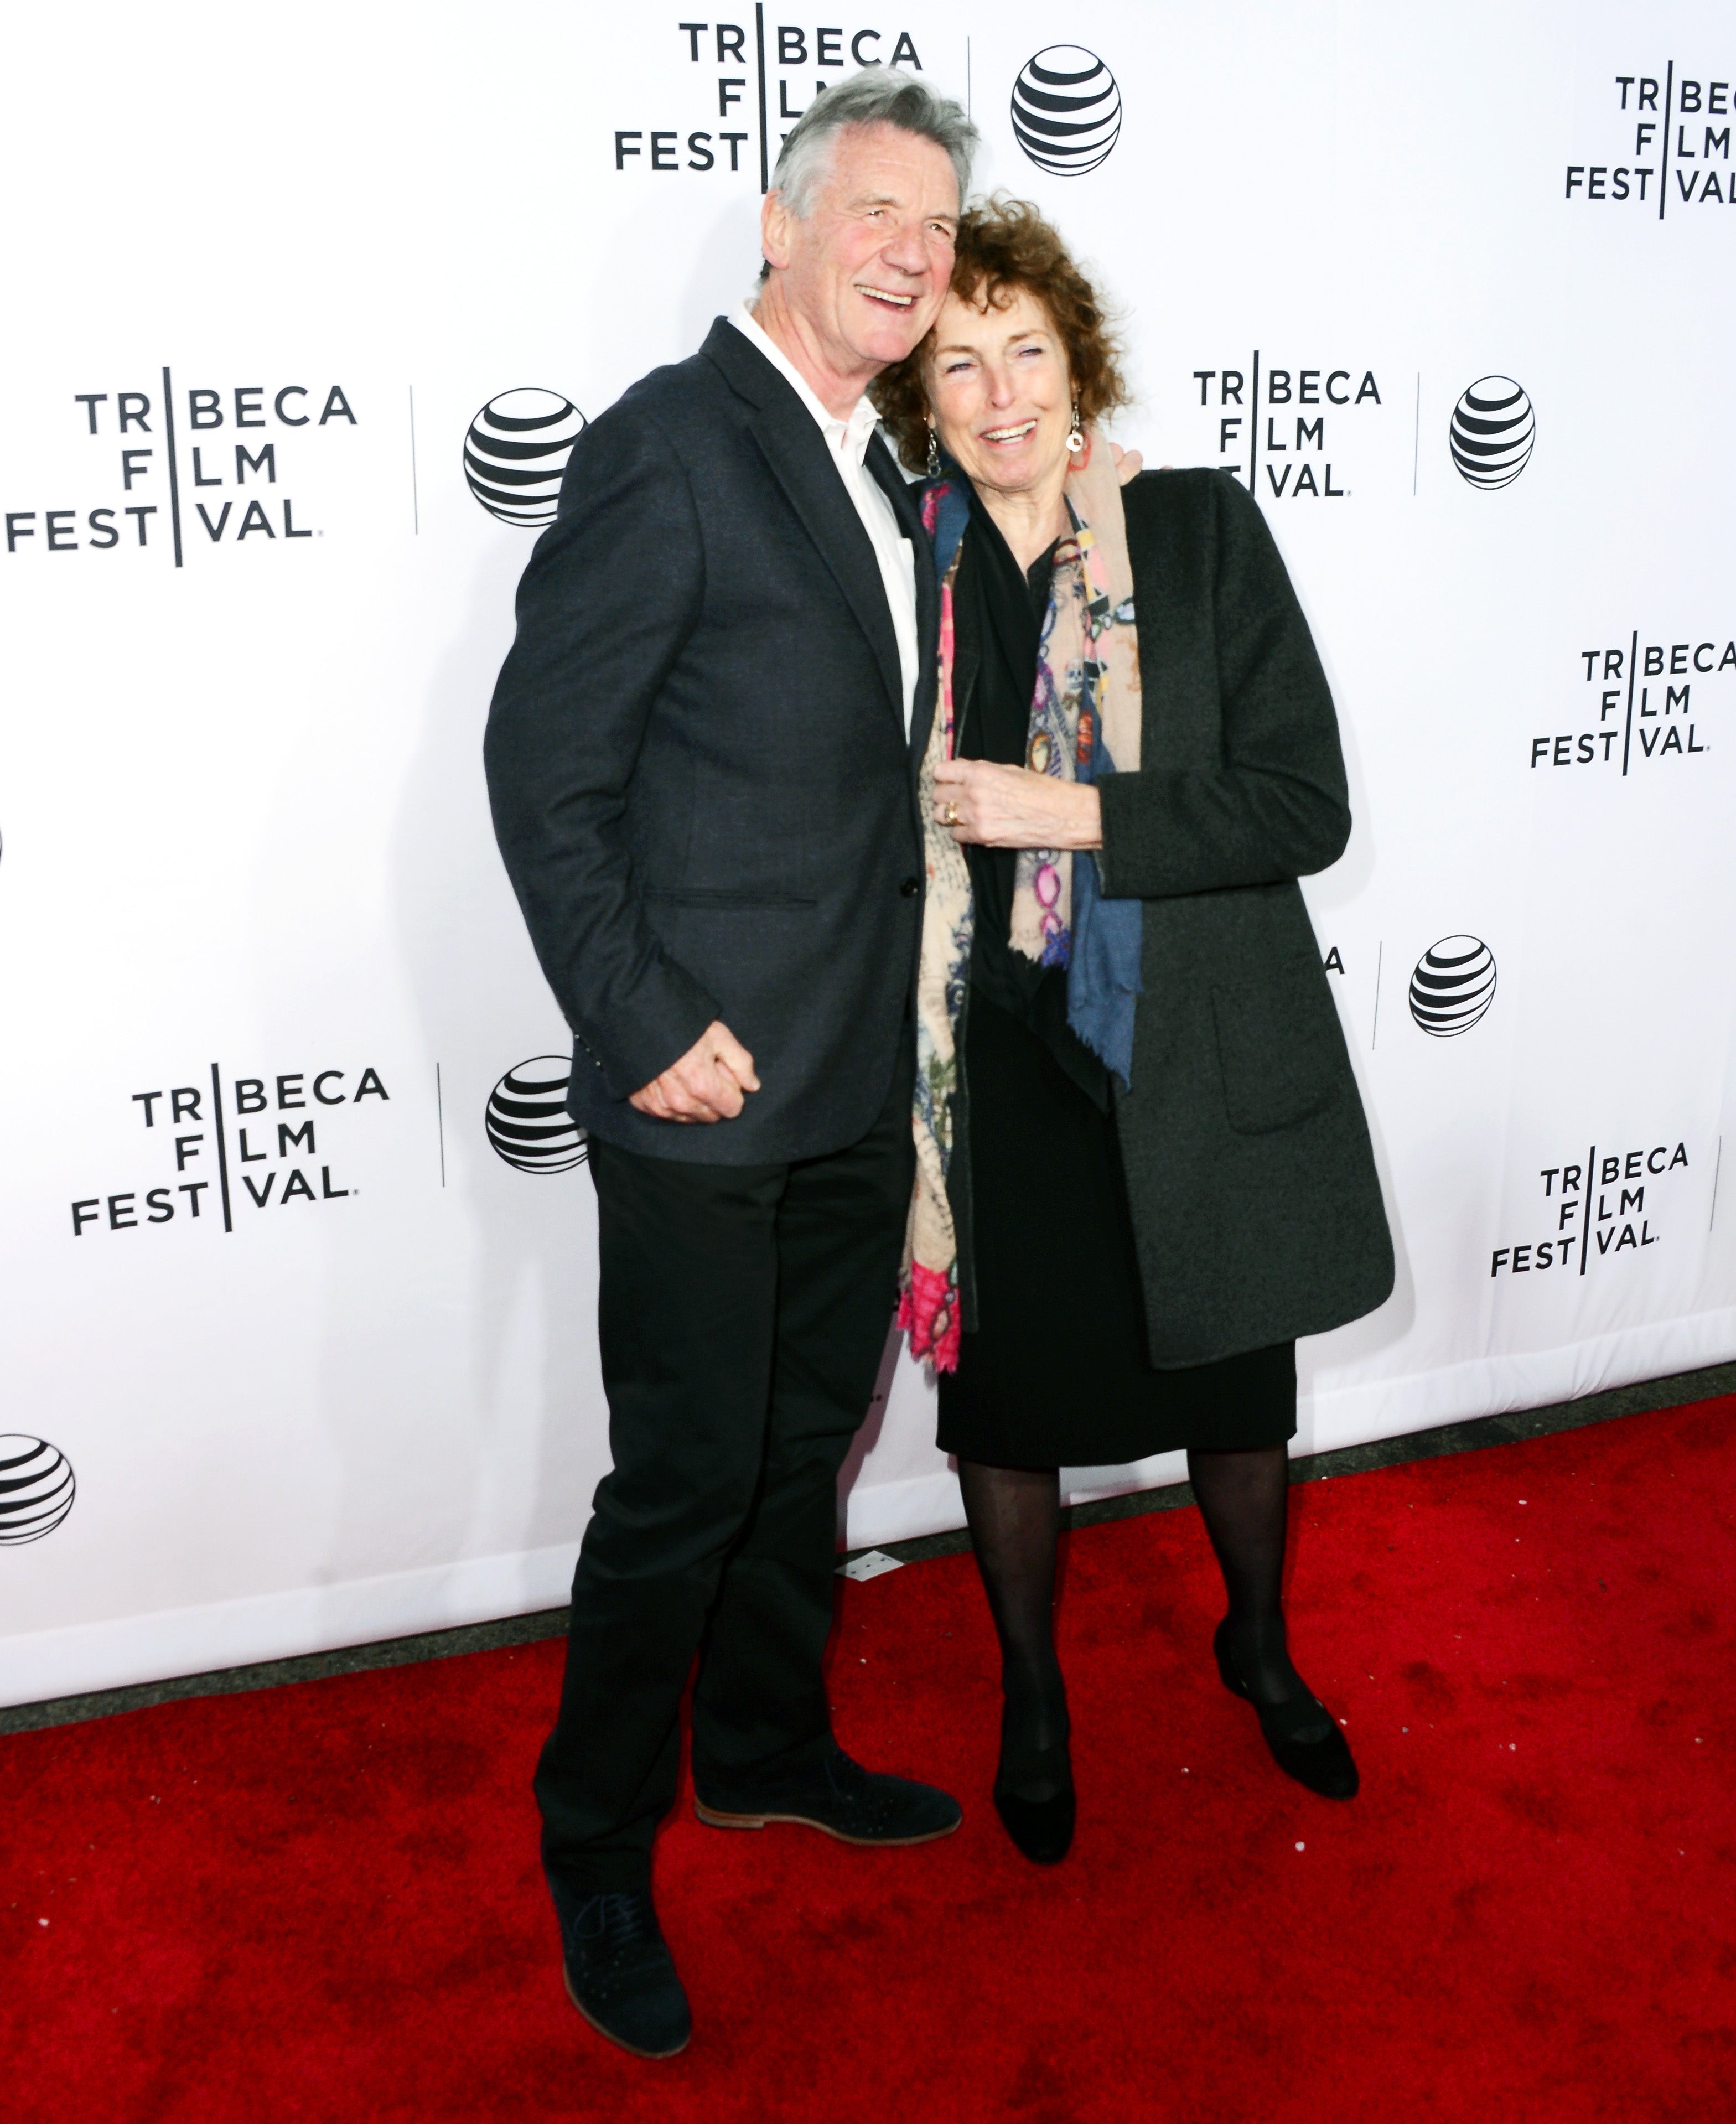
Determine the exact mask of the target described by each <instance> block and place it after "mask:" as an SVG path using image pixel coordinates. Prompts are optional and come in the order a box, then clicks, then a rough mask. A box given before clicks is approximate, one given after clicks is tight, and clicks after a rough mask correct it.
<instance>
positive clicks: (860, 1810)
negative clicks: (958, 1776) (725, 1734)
mask: <svg viewBox="0 0 1736 2124" xmlns="http://www.w3.org/2000/svg"><path fill="white" fill-rule="evenodd" d="M693 1806H694V1812H696V1813H697V1815H698V1816H699V1818H700V1820H701V1821H708V1822H710V1823H711V1826H712V1827H713V1828H714V1829H763V1828H764V1827H765V1826H766V1824H767V1822H768V1821H799V1822H803V1823H805V1825H806V1826H808V1827H809V1829H822V1830H824V1831H825V1833H826V1834H827V1835H828V1836H835V1837H837V1838H838V1840H839V1842H840V1843H842V1844H927V1843H928V1842H929V1841H930V1840H931V1839H932V1838H934V1837H936V1836H950V1835H951V1834H952V1832H953V1831H954V1830H955V1829H956V1828H957V1827H958V1826H959V1821H960V1819H961V1815H960V1810H959V1802H957V1801H956V1800H955V1799H954V1798H953V1797H952V1796H951V1794H950V1793H943V1792H940V1791H937V1790H936V1788H935V1787H934V1786H933V1785H919V1784H913V1783H911V1781H910V1779H908V1778H889V1777H883V1776H881V1775H880V1774H879V1773H878V1772H877V1771H874V1770H865V1769H863V1768H862V1766H861V1764H860V1763H855V1762H852V1760H850V1758H849V1756H848V1755H846V1754H845V1753H844V1751H843V1750H842V1748H838V1747H834V1748H833V1751H832V1753H831V1754H830V1755H827V1756H823V1758H822V1759H821V1760H819V1762H817V1763H809V1764H808V1765H805V1766H804V1767H803V1768H802V1769H799V1770H792V1771H791V1772H790V1773H789V1774H787V1775H786V1776H785V1777H781V1778H773V1779H764V1780H759V1779H756V1780H755V1781H754V1782H753V1783H751V1784H740V1785H725V1784H708V1785H707V1786H706V1790H705V1791H704V1792H703V1793H701V1792H700V1791H699V1790H698V1789H697V1787H696V1788H695V1791H694V1795H693Z"/></svg>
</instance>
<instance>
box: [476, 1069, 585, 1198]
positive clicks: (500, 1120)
mask: <svg viewBox="0 0 1736 2124" xmlns="http://www.w3.org/2000/svg"><path fill="white" fill-rule="evenodd" d="M572 1073H573V1064H572V1058H571V1056H570V1055H533V1056H532V1057H531V1059H530V1060H529V1061H528V1062H521V1063H519V1064H518V1067H517V1068H516V1069H509V1070H508V1071H507V1073H506V1074H505V1075H504V1077H503V1078H501V1079H500V1083H498V1084H496V1085H495V1088H494V1089H493V1091H491V1092H490V1093H489V1095H488V1111H487V1112H486V1114H485V1116H483V1125H484V1127H485V1128H486V1130H488V1140H489V1141H490V1143H491V1144H493V1145H494V1147H495V1150H496V1151H498V1152H499V1153H500V1156H501V1157H502V1158H504V1159H505V1160H506V1162H507V1163H508V1164H509V1165H511V1166H515V1167H516V1168H518V1171H519V1172H571V1171H572V1169H573V1168H574V1167H575V1165H583V1164H584V1161H585V1159H586V1158H587V1157H589V1154H590V1146H589V1143H588V1142H587V1140H586V1139H585V1133H584V1130H583V1129H582V1128H580V1127H579V1124H578V1123H577V1121H575V1120H574V1119H573V1117H572V1116H571V1115H570V1113H569V1112H568V1111H567V1110H566V1088H567V1083H568V1080H569V1078H570V1077H571V1075H572Z"/></svg>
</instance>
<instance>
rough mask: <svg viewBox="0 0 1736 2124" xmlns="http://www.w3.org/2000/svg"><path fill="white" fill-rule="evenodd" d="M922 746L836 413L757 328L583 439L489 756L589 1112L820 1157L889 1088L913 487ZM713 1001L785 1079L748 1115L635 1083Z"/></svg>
mask: <svg viewBox="0 0 1736 2124" xmlns="http://www.w3.org/2000/svg"><path fill="white" fill-rule="evenodd" d="M868 463H869V464H870V467H871V468H872V470H873V472H874V475H875V477H876V478H877V479H878V480H879V482H880V485H881V486H882V487H883V488H884V490H885V491H886V492H887V494H888V495H889V496H891V498H892V502H893V506H894V509H895V510H897V512H898V518H899V520H900V522H901V524H903V526H904V528H905V533H906V535H907V536H908V538H910V539H911V540H912V541H913V552H915V553H916V555H917V567H916V584H917V643H918V651H919V659H918V669H919V672H920V674H921V676H920V679H919V683H918V688H917V703H916V713H915V720H914V725H913V731H912V735H911V738H910V740H909V741H908V743H907V741H906V738H905V732H904V711H903V699H902V686H901V682H900V678H899V670H898V643H897V640H896V637H895V636H894V632H893V627H892V617H891V614H890V613H889V610H888V609H887V604H886V595H885V591H884V587H883V585H882V583H881V580H880V568H879V565H878V563H877V562H876V560H875V553H874V548H873V547H872V545H871V544H870V542H869V538H868V535H867V533H866V531H865V530H864V529H862V524H861V518H860V517H859V516H858V515H856V510H855V509H854V507H853V506H852V503H851V500H850V497H849V496H848V494H847V492H846V491H845V488H844V486H843V482H842V480H841V479H840V478H839V477H838V471H837V468H835V467H834V466H833V463H831V461H830V458H829V457H828V451H827V447H826V444H825V440H824V439H823V436H822V435H821V434H820V431H819V427H818V425H816V423H815V421H814V418H813V416H812V415H811V414H810V413H809V411H807V410H806V408H805V406H803V404H802V402H801V401H800V399H799V398H798V397H796V395H795V392H794V391H793V390H792V389H791V387H790V385H789V383H787V382H786V380H785V379H784V378H783V377H781V375H780V374H778V373H777V370H776V369H774V368H773V367H772V364H770V363H769V362H768V361H767V360H766V359H765V358H764V356H763V355H761V354H760V353H759V352H758V350H756V349H755V348H754V347H753V345H752V344H751V343H750V342H749V341H748V340H747V339H746V338H745V337H744V335H743V334H742V333H741V332H739V331H737V330H736V329H735V327H734V326H733V325H731V324H729V323H727V322H725V320H724V319H722V318H719V319H718V321H717V322H716V325H715V326H714V327H712V330H711V335H710V336H709V337H708V338H707V339H706V343H705V345H704V346H703V347H702V348H701V350H700V351H699V353H697V355H694V356H693V357H692V359H689V360H687V361H683V362H681V363H679V364H676V365H675V366H674V367H672V368H669V369H657V370H655V371H654V373H653V374H650V376H647V377H645V378H644V379H643V380H642V381H641V382H640V383H636V384H635V385H634V386H633V387H632V388H631V390H630V391H628V392H626V394H625V396H624V397H622V398H621V399H620V400H618V401H617V403H616V404H615V405H613V406H611V407H610V408H609V409H608V411H607V412H606V413H603V415H601V416H599V417H598V419H597V420H596V421H594V422H593V423H592V424H591V425H590V426H589V427H588V428H586V429H585V430H584V432H583V433H582V434H581V435H580V436H579V440H578V442H577V443H576V444H575V446H574V449H573V454H572V458H571V461H570V463H569V465H568V467H567V472H566V477H565V482H564V484H563V486H562V488H561V514H560V516H559V518H558V519H557V521H556V523H555V524H552V525H551V527H550V529H548V530H547V531H546V532H545V533H543V534H542V538H540V539H539V540H538V541H537V547H536V551H535V552H534V553H533V555H532V557H531V561H530V565H529V566H528V568H527V569H526V571H525V574H524V580H523V582H522V583H521V584H520V585H519V589H518V637H517V639H516V640H515V641H514V644H513V647H512V651H511V653H510V654H509V656H508V657H507V660H506V662H505V665H504V667H503V669H502V670H501V673H500V681H499V683H498V684H497V685H496V687H495V697H494V703H493V706H492V707H491V709H490V713H489V719H488V734H487V738H486V744H485V747H484V751H485V758H486V765H487V770H488V787H489V797H490V802H491V804H492V806H493V810H494V820H495V834H496V835H497V837H498V839H499V840H500V852H501V854H502V855H503V857H504V858H505V862H506V867H507V871H508V872H509V876H511V879H512V881H513V886H514V890H516V892H517V893H518V903H519V905H520V906H521V907H522V908H523V910H524V919H525V921H526V923H528V926H529V929H530V933H531V939H532V942H533V943H534V945H535V946H536V949H537V957H538V958H539V959H540V960H541V961H542V970H543V971H544V973H545V974H546V975H547V977H548V981H549V985H550V986H551V988H552V989H553V990H554V992H555V995H556V1000H557V1001H558V1002H559V1003H560V1005H561V1009H562V1010H563V1012H565V1015H566V1018H567V1022H568V1023H569V1024H570V1026H571V1027H572V1029H573V1033H574V1036H575V1042H576V1046H575V1055H574V1068H573V1078H572V1088H571V1093H570V1100H569V1103H570V1107H571V1111H572V1114H573V1117H574V1119H575V1121H579V1123H580V1124H581V1125H583V1126H584V1127H585V1128H586V1129H589V1130H590V1131H591V1132H592V1133H593V1134H594V1135H598V1136H600V1137H602V1138H603V1140H605V1141H606V1142H610V1143H615V1144H622V1145H623V1146H625V1147H626V1149H631V1150H639V1151H645V1152H649V1153H650V1154H653V1155H655V1156H659V1157H664V1158H685V1159H692V1160H709V1161H714V1162H716V1163H725V1164H734V1165H743V1164H755V1163H776V1162H781V1161H783V1160H786V1159H790V1158H811V1157H817V1156H819V1155H821V1154H824V1153H826V1152H828V1151H831V1150H836V1149H842V1147H843V1146H844V1145H845V1144H849V1143H852V1142H853V1141H855V1140H856V1138H857V1137H859V1136H860V1135H861V1134H862V1133H863V1132H864V1130H866V1129H867V1127H868V1126H869V1125H870V1123H871V1122H872V1121H873V1120H874V1118H875V1115H876V1114H877V1113H878V1112H879V1111H880V1107H881V1105H882V1103H883V1102H884V1099H885V1097H886V1093H887V1090H888V1088H889V1084H890V1082H891V1074H892V1070H893V1068H894V1061H895V1058H896V1055H897V1052H898V1041H899V1033H900V1028H901V1026H902V1023H903V1016H904V1011H905V1004H906V999H907V997H908V994H909V992H910V989H911V984H912V982H913V979H914V969H915V964H916V955H917V943H918V939H919V935H920V929H921V921H922V872H923V864H922V829H921V823H920V820H919V818H918V815H917V794H916V768H917V763H918V762H919V761H920V759H921V758H922V748H923V746H924V745H925V744H926V742H927V731H928V723H929V718H930V717H931V713H932V708H933V698H934V669H935V653H936V631H937V625H938V621H937V605H938V599H937V594H936V588H935V582H934V571H933V569H932V567H931V565H930V564H929V561H928V552H927V546H926V544H925V543H922V541H923V533H922V524H921V519H920V518H919V517H918V515H917V509H916V504H915V502H914V500H913V497H912V496H911V494H910V493H909V491H908V489H907V487H906V486H905V483H904V482H903V479H902V478H901V477H899V475H898V471H897V469H896V468H895V467H894V464H893V463H892V459H891V458H890V456H889V453H888V452H887V450H886V449H885V447H884V444H882V443H881V441H880V439H879V438H878V437H876V438H875V440H874V441H873V442H872V443H871V444H870V446H869V452H868ZM714 1018H721V1019H722V1020H723V1022H725V1024H726V1025H727V1026H728V1027H730V1031H732V1032H734V1035H735V1036H736V1037H737V1038H738V1039H739V1040H740V1041H742V1042H743V1043H744V1045H745V1046H747V1047H748V1050H749V1051H750V1052H751V1053H752V1055H753V1059H754V1063H755V1065H756V1067H757V1068H758V1073H759V1077H760V1081H761V1083H762V1090H760V1091H758V1092H757V1093H753V1094H752V1095H751V1096H750V1097H749V1098H748V1102H747V1107H746V1111H744V1113H743V1115H742V1116H741V1117H740V1118H739V1120H736V1121H721V1122H718V1123H716V1124H714V1125H706V1126H698V1125H695V1126H683V1125H680V1124H679V1123H676V1122H671V1121H654V1120H652V1119H650V1117H649V1116H645V1115H643V1114H640V1113H639V1112H637V1111H636V1110H635V1109H634V1108H633V1107H631V1106H629V1105H628V1104H627V1100H628V1098H629V1097H630V1095H631V1093H634V1092H636V1091H637V1090H638V1089H639V1088H640V1086H642V1085H644V1084H646V1083H650V1080H651V1078H654V1077H655V1076H657V1075H658V1074H659V1073H660V1072H661V1071H662V1070H664V1069H667V1068H668V1066H669V1064H670V1063H672V1062H673V1061H676V1060H678V1058H679V1057H680V1056H681V1055H684V1054H685V1053H686V1052H687V1050H688V1048H690V1047H691V1046H692V1045H693V1042H694V1041H696V1040H697V1038H698V1037H699V1036H700V1034H701V1032H703V1031H704V1030H705V1028H706V1026H707V1025H708V1024H710V1023H711V1021H712V1020H713V1019H714Z"/></svg>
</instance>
